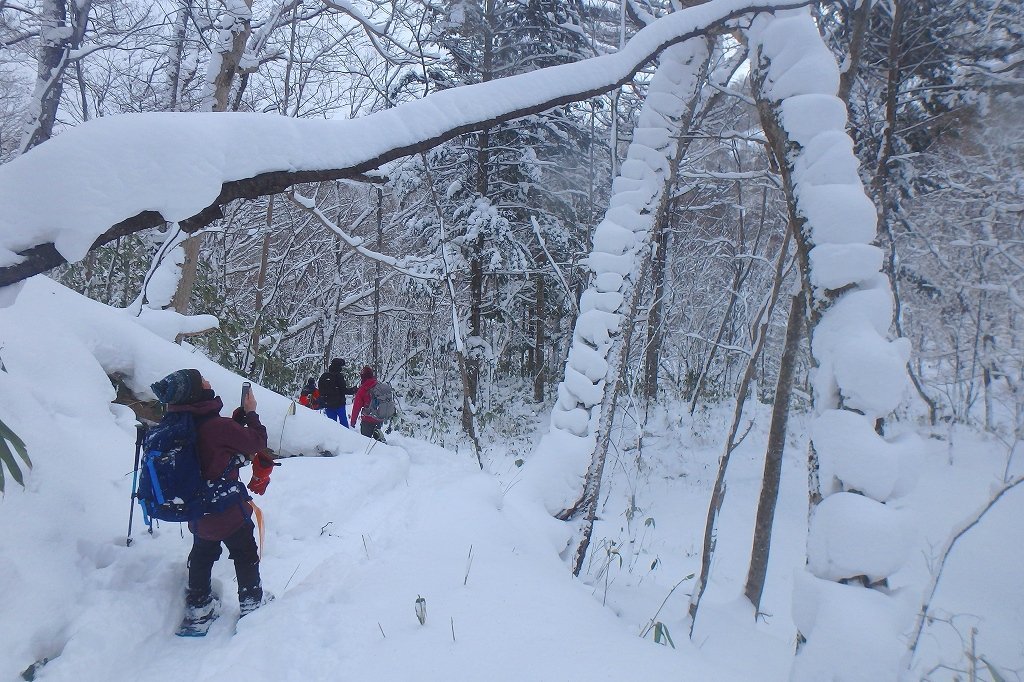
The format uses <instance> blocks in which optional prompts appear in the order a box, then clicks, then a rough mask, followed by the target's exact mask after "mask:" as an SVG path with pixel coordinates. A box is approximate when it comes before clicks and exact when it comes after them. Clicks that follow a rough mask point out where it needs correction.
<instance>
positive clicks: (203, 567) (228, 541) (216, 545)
mask: <svg viewBox="0 0 1024 682" xmlns="http://www.w3.org/2000/svg"><path fill="white" fill-rule="evenodd" d="M253 528H254V526H253V523H252V521H251V520H250V521H247V522H246V523H244V524H242V527H241V528H239V529H238V530H236V531H235V532H234V533H232V534H231V535H229V536H228V537H226V538H224V540H222V541H221V542H223V543H224V546H225V547H227V548H228V556H229V557H230V558H231V560H232V561H233V562H235V577H237V578H238V594H239V596H242V595H251V594H253V593H255V592H257V591H259V592H262V590H261V589H260V553H259V548H257V546H256V538H255V536H254V535H253ZM221 542H216V541H213V540H204V539H202V538H201V537H199V536H198V535H193V536H192V551H191V552H189V554H188V601H191V602H196V603H198V602H201V601H204V600H205V598H206V597H208V596H209V594H210V574H211V573H212V572H213V564H214V562H216V561H217V559H219V558H220V554H221ZM261 596H262V595H261Z"/></svg>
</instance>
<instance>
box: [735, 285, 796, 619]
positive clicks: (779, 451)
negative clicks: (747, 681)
mask: <svg viewBox="0 0 1024 682" xmlns="http://www.w3.org/2000/svg"><path fill="white" fill-rule="evenodd" d="M804 314H805V313H804V297H803V295H802V294H796V295H795V296H793V298H792V300H791V301H790V304H789V322H788V323H787V324H786V341H785V346H784V347H783V350H782V359H781V360H780V361H779V376H778V379H777V380H776V382H775V403H774V404H773V405H772V421H771V426H770V427H769V429H768V447H767V449H766V451H765V456H764V474H763V475H762V476H761V495H760V497H759V499H758V501H757V516H756V517H755V521H754V542H753V546H752V547H751V550H750V568H749V569H748V571H747V583H746V585H745V586H744V588H743V594H745V595H746V597H747V599H749V600H750V603H751V604H752V605H753V606H754V617H755V618H756V617H757V616H758V614H759V613H760V612H761V595H762V594H764V581H765V577H766V576H767V575H768V557H769V555H770V553H771V546H772V527H773V526H774V523H775V504H776V503H777V502H778V499H779V485H780V484H781V482H782V455H783V453H784V452H785V450H786V426H787V425H788V424H789V404H790V402H791V399H792V397H793V374H794V370H795V369H796V361H797V357H798V356H799V351H800V339H801V338H802V337H801V334H800V332H801V330H802V329H803V322H804Z"/></svg>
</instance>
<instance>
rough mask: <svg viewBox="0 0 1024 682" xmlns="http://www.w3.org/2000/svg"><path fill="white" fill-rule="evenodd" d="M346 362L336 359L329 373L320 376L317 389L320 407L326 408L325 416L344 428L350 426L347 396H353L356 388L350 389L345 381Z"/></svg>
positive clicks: (332, 362)
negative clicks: (346, 407)
mask: <svg viewBox="0 0 1024 682" xmlns="http://www.w3.org/2000/svg"><path fill="white" fill-rule="evenodd" d="M343 371H345V361H344V360H342V359H341V358H334V359H333V360H331V364H330V365H328V367H327V371H326V372H324V373H323V374H321V375H320V381H319V382H317V387H318V388H319V389H320V407H322V408H324V414H326V415H327V418H328V419H332V420H334V421H336V422H341V424H342V426H345V427H347V426H348V418H347V416H346V415H345V400H346V399H345V396H349V395H353V394H354V393H355V392H356V389H355V387H354V386H353V387H352V388H349V386H348V384H347V383H346V381H345V375H344V374H342V372H343Z"/></svg>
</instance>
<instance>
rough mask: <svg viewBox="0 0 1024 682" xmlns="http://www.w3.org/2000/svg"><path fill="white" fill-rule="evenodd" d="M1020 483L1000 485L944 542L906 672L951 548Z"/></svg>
mask: <svg viewBox="0 0 1024 682" xmlns="http://www.w3.org/2000/svg"><path fill="white" fill-rule="evenodd" d="M1022 483H1024V475H1021V476H1017V477H1016V478H1013V479H1011V480H1010V481H1007V482H1006V483H1002V484H1000V485H999V487H997V488H996V489H995V494H993V495H992V496H991V497H990V498H989V499H988V501H987V502H985V504H983V505H982V506H981V508H980V509H978V510H977V511H976V512H974V514H972V515H971V516H969V517H968V518H967V519H966V520H965V521H964V522H963V523H962V524H961V525H960V527H959V529H958V530H957V531H955V532H954V533H952V534H951V535H950V537H949V539H948V540H947V541H946V545H945V546H944V547H943V548H942V552H940V553H939V555H938V560H939V563H938V567H937V568H936V569H935V570H933V571H932V579H931V581H930V582H929V584H928V590H927V595H926V596H925V598H924V599H923V600H922V602H921V610H920V611H918V614H917V622H916V623H915V625H914V630H913V636H912V637H911V638H910V643H909V644H908V645H907V649H908V651H907V658H906V669H907V671H909V670H910V669H911V668H912V667H913V665H914V657H915V656H916V654H917V645H918V643H919V642H920V640H921V634H922V632H924V626H925V623H927V622H928V620H929V617H928V609H929V608H930V607H931V603H932V599H933V598H934V597H935V593H936V592H937V591H938V589H939V581H941V580H942V572H943V571H944V570H945V569H946V562H947V561H948V560H949V556H950V554H952V552H953V548H954V547H956V543H957V542H959V541H960V538H962V537H963V536H964V535H966V534H967V532H968V531H970V530H971V529H972V528H974V527H975V526H977V525H978V524H979V523H981V520H982V519H983V518H985V515H986V514H988V512H989V511H990V510H991V509H992V508H993V507H995V505H996V502H998V501H999V500H1000V499H1002V497H1003V496H1004V495H1005V494H1006V493H1008V492H1010V491H1011V490H1013V489H1014V488H1016V487H1017V486H1019V485H1021V484H1022Z"/></svg>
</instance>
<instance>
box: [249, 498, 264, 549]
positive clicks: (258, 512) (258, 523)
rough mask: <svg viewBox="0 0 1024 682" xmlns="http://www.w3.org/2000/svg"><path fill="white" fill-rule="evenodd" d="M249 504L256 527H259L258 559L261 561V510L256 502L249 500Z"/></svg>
mask: <svg viewBox="0 0 1024 682" xmlns="http://www.w3.org/2000/svg"><path fill="white" fill-rule="evenodd" d="M249 506H250V507H252V512H253V514H254V515H255V516H256V527H257V528H259V529H260V561H263V510H262V509H260V508H259V507H257V506H256V503H255V502H253V501H252V500H249Z"/></svg>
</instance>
